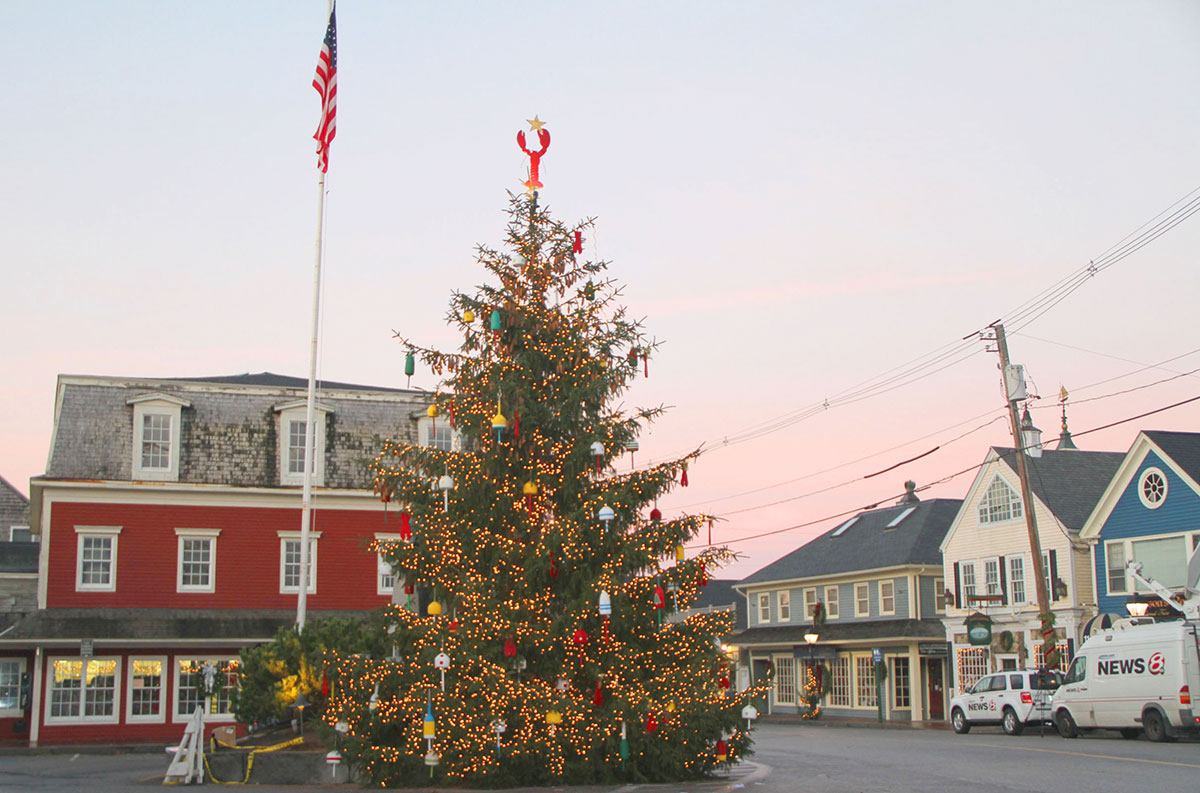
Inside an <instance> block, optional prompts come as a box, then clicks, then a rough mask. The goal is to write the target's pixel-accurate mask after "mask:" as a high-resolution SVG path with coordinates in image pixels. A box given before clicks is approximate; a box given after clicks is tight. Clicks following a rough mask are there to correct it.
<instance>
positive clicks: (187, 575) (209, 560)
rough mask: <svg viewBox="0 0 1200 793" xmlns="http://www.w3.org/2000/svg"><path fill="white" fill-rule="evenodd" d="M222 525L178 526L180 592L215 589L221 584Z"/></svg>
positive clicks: (178, 584)
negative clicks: (218, 563)
mask: <svg viewBox="0 0 1200 793" xmlns="http://www.w3.org/2000/svg"><path fill="white" fill-rule="evenodd" d="M220 534H221V530H220V529H176V530H175V536H176V538H177V542H178V545H179V552H178V556H177V558H178V562H177V564H176V567H175V591H176V592H213V591H215V590H216V586H217V537H218V536H219V535H220Z"/></svg>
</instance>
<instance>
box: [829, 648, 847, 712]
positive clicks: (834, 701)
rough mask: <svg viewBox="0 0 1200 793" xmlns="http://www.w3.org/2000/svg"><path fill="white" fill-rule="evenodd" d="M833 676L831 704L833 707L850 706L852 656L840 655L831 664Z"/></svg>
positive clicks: (830, 672)
mask: <svg viewBox="0 0 1200 793" xmlns="http://www.w3.org/2000/svg"><path fill="white" fill-rule="evenodd" d="M829 675H830V677H832V678H833V679H832V681H831V682H830V689H829V704H830V705H831V706H833V707H843V708H848V707H850V656H848V655H839V656H838V657H837V658H835V659H833V662H832V663H831V664H830V665H829Z"/></svg>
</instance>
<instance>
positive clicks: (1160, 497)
mask: <svg viewBox="0 0 1200 793" xmlns="http://www.w3.org/2000/svg"><path fill="white" fill-rule="evenodd" d="M1138 498H1139V499H1140V500H1141V502H1142V506H1144V507H1146V509H1158V508H1159V507H1161V506H1162V505H1163V502H1164V501H1166V500H1167V475H1166V474H1164V473H1163V472H1162V470H1160V469H1158V468H1155V467H1153V466H1151V467H1149V468H1147V469H1145V470H1144V471H1142V475H1141V476H1140V477H1139V478H1138Z"/></svg>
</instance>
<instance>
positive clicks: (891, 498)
mask: <svg viewBox="0 0 1200 793" xmlns="http://www.w3.org/2000/svg"><path fill="white" fill-rule="evenodd" d="M1198 400H1200V396H1194V397H1191V398H1189V399H1184V400H1181V401H1179V402H1175V403H1173V404H1170V405H1164V406H1163V407H1160V408H1155V409H1154V410H1148V411H1146V412H1145V413H1139V414H1138V415H1136V416H1129V417H1128V418H1123V419H1119V420H1117V421H1113V422H1110V423H1108V424H1103V425H1101V426H1099V427H1092V428H1091V429H1086V430H1083V431H1082V432H1076V433H1072V434H1073V435H1074V436H1075V437H1082V436H1084V435H1090V434H1091V433H1093V432H1100V431H1101V430H1106V429H1111V428H1112V427H1116V426H1119V425H1121V424H1128V423H1129V422H1131V421H1137V420H1138V419H1142V418H1146V417H1147V416H1153V415H1155V414H1157V413H1163V412H1165V411H1168V410H1172V409H1174V408H1177V407H1181V406H1183V405H1187V404H1190V403H1192V402H1196V401H1198ZM1015 453H1016V451H1015V450H1012V449H1009V450H1007V451H1006V452H1004V454H1006V455H1012V454H1015ZM987 462H988V461H987V460H985V461H984V462H982V463H978V464H976V465H972V466H970V467H967V468H964V469H962V470H961V471H956V472H955V473H952V474H949V475H948V476H944V477H942V478H940V479H936V480H934V481H932V482H929V483H928V484H925V485H921V486H920V487H917V488H916V489H915V490H914V491H913V492H916V493H920V492H923V491H925V490H928V489H930V488H932V487H936V486H937V485H941V484H945V483H946V482H949V481H951V480H953V479H956V478H958V477H960V476H962V475H963V474H966V473H970V472H971V471H978V470H979V469H980V468H982V467H983V466H984V465H986V464H987ZM903 495H904V494H903V493H897V494H894V495H891V496H888V497H886V498H883V499H880V500H879V501H876V502H875V503H873V504H868V505H866V506H862V507H857V508H855V509H848V510H843V511H841V512H834V513H832V514H829V515H825V516H823V517H820V518H814V519H813V520H808V521H805V522H803V523H797V524H794V525H792V526H785V527H783V528H781V529H772V530H770V531H764V532H759V533H757V534H750V535H747V536H745V537H735V538H734V539H731V540H726V541H724V542H722V543H720V544H721V545H732V544H734V543H739V542H748V541H750V540H758V539H762V538H763V537H772V536H774V535H776V534H783V533H785V532H789V531H795V530H796V529H803V528H807V527H809V526H815V525H817V524H818V523H824V522H826V521H830V520H833V519H834V518H841V517H845V516H847V515H854V514H858V513H859V512H865V511H867V510H871V509H876V508H878V507H879V505H880V504H882V503H885V502H888V501H894V500H896V499H898V498H900V497H901V496H903ZM730 514H732V513H730ZM691 547H693V548H697V547H701V548H708V547H712V545H711V544H709V543H704V544H701V545H696V546H691Z"/></svg>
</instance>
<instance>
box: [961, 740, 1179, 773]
mask: <svg viewBox="0 0 1200 793" xmlns="http://www.w3.org/2000/svg"><path fill="white" fill-rule="evenodd" d="M982 745H983V746H986V747H988V748H991V749H1012V750H1014V751H1018V752H1044V753H1046V754H1067V755H1071V756H1073V757H1091V758H1095V759H1096V760H1128V761H1129V762H1131V763H1149V764H1150V765H1175V766H1179V767H1180V768H1200V763H1177V762H1175V761H1173V760H1150V759H1149V758H1146V757H1122V756H1120V755H1115V754H1092V753H1090V752H1071V751H1067V750H1066V749H1036V748H1034V747H1032V746H1013V745H1012V744H1007V745H1005V744H1002V743H985V744H982Z"/></svg>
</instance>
